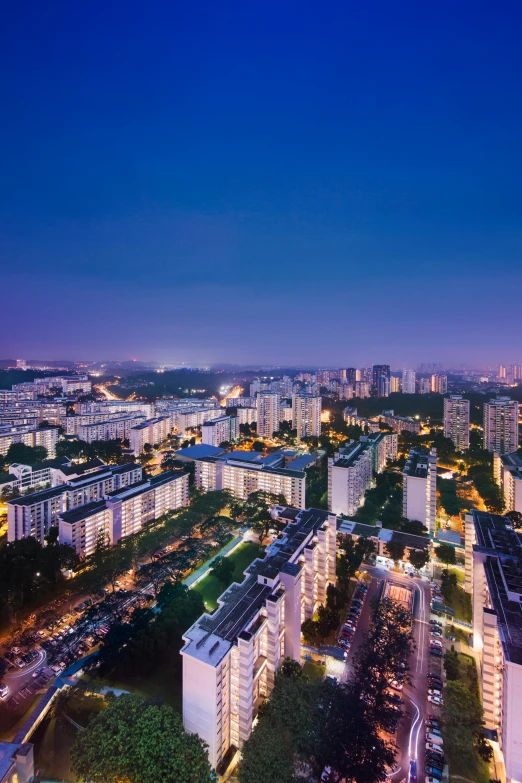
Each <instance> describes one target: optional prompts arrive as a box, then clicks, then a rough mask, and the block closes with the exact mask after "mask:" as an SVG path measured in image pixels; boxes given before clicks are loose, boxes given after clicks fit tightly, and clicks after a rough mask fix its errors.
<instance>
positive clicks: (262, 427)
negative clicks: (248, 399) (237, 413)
mask: <svg viewBox="0 0 522 783" xmlns="http://www.w3.org/2000/svg"><path fill="white" fill-rule="evenodd" d="M279 400H280V397H279V394H278V393H277V392H273V391H260V392H259V393H258V395H257V434H258V435H260V436H261V437H263V438H271V437H272V435H273V433H274V432H277V430H278V429H279Z"/></svg>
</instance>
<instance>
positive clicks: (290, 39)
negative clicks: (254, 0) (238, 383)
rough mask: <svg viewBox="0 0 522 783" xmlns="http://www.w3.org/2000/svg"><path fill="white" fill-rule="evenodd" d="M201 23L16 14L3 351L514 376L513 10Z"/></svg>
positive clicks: (10, 20) (380, 9) (517, 57)
mask: <svg viewBox="0 0 522 783" xmlns="http://www.w3.org/2000/svg"><path fill="white" fill-rule="evenodd" d="M202 5H203V7H201V5H200V6H199V7H198V8H197V9H195V8H184V9H183V13H180V9H179V8H177V7H176V5H174V6H167V5H164V6H163V7H162V6H161V5H160V7H158V8H157V9H156V11H155V12H154V13H150V14H147V15H142V14H137V13H133V12H132V11H130V10H129V9H128V7H127V6H124V5H123V4H121V3H118V2H117V3H116V4H114V5H113V6H111V8H110V9H104V10H103V11H100V12H99V14H96V13H94V12H93V14H92V15H90V16H89V15H87V16H85V15H84V14H82V12H81V11H80V10H79V9H77V8H74V7H71V6H70V5H66V4H64V3H61V2H59V3H57V4H55V5H54V6H53V8H51V9H50V8H41V9H35V11H34V18H33V24H32V25H31V26H28V25H27V23H26V17H25V14H24V13H23V10H22V9H21V8H19V7H17V6H11V7H10V8H8V9H7V12H6V20H5V25H4V29H3V33H2V34H1V35H2V39H1V41H2V50H3V52H4V57H5V63H6V66H5V68H6V73H7V75H8V78H7V79H6V82H7V85H6V91H5V97H4V106H5V112H4V123H3V125H2V128H1V129H0V133H1V137H2V141H3V145H2V146H3V149H4V150H5V151H8V154H5V155H4V165H3V172H2V173H3V176H2V184H1V186H0V235H1V240H0V257H1V258H2V267H3V276H2V283H3V288H4V290H5V291H9V292H12V293H13V295H12V296H9V297H4V299H3V302H2V305H3V306H2V310H1V313H0V327H1V332H0V333H1V334H2V338H0V345H1V347H2V351H0V353H2V354H4V355H5V353H6V351H8V352H9V353H11V351H12V352H14V354H15V355H21V356H24V355H26V354H27V353H28V351H29V349H30V348H31V349H32V350H31V352H32V353H33V354H34V355H36V356H42V357H43V356H45V357H47V358H57V357H59V356H62V357H63V356H64V355H71V354H73V355H81V356H85V358H86V359H89V358H91V357H95V356H97V355H101V354H103V355H104V356H106V357H108V358H116V357H122V356H128V357H132V356H144V355H147V357H148V358H150V359H153V360H158V361H162V362H164V361H175V362H180V363H181V362H189V363H192V364H208V363H215V362H223V361H228V362H239V363H245V362H252V361H256V362H260V363H267V362H270V363H280V364H284V363H291V364H296V363H297V364H303V363H307V364H309V363H310V362H313V363H320V364H327V365H332V364H338V363H342V357H343V355H344V354H345V353H346V347H347V346H348V347H349V348H350V354H351V355H352V361H353V362H355V363H357V364H358V365H363V364H365V363H367V362H368V361H369V360H370V359H371V360H373V361H383V360H386V361H390V362H391V363H393V364H394V365H396V366H409V365H411V364H413V363H416V362H417V361H421V360H422V359H423V358H424V357H425V356H426V355H433V356H436V357H437V359H438V360H440V361H443V362H450V363H451V362H455V361H461V360H462V357H463V356H466V357H467V360H468V361H469V362H471V363H484V362H496V361H506V362H507V361H509V360H510V357H511V355H512V354H514V353H515V352H516V349H517V345H516V335H515V333H514V330H513V329H512V328H511V323H510V321H511V318H510V316H511V314H512V313H513V312H516V309H517V306H518V300H517V296H518V290H519V289H520V284H521V283H522V269H521V265H520V261H519V258H520V250H521V247H522V241H521V240H522V234H521V231H520V223H519V215H520V208H521V206H522V198H521V193H520V185H519V183H520V181H521V173H522V172H521V169H522V156H521V152H520V145H519V143H518V139H519V137H520V126H521V117H520V113H521V112H520V102H519V101H516V100H514V99H513V98H514V95H516V94H517V93H518V83H519V77H520V72H521V70H522V68H521V53H520V49H519V45H518V39H517V35H516V34H515V31H516V30H517V29H518V27H519V25H518V24H517V21H518V22H520V15H521V13H522V11H521V9H520V7H519V6H517V5H515V4H510V12H509V14H506V15H502V14H493V13H488V12H482V11H480V9H477V8H476V7H475V6H474V5H472V4H469V3H465V4H460V5H459V6H458V7H455V6H454V5H449V4H447V5H446V7H444V5H442V6H441V5H440V4H439V5H438V6H437V7H436V8H419V7H418V6H417V5H416V4H413V3H410V2H404V3H402V4H400V5H399V7H397V6H393V7H390V6H388V5H387V4H385V3H383V2H378V3H377V6H376V7H360V8H351V7H348V6H346V5H345V4H340V3H339V4H334V6H333V7H332V6H330V7H329V8H328V9H327V11H318V9H317V8H316V7H315V6H312V5H311V4H308V5H306V4H305V6H304V7H303V6H302V5H301V6H299V11H298V12H297V11H296V10H295V9H293V8H291V7H288V8H287V9H286V11H285V10H284V9H283V10H281V8H280V7H279V5H277V6H276V5H275V4H271V3H269V4H268V5H265V6H264V8H263V12H262V13H258V15H257V16H256V17H255V18H254V19H253V18H252V12H251V9H245V7H244V6H242V5H241V4H237V3H231V4H229V6H228V7H227V9H226V10H225V11H224V10H223V9H221V8H219V9H218V8H217V7H216V6H215V5H213V4H210V3H203V4H202ZM448 17H450V18H451V20H452V23H451V24H447V18H448ZM80 30H81V33H80V32H79V31H80ZM463 31H465V33H464V32H463ZM137 51H139V53H140V54H139V57H137V56H136V52H137ZM50 52H54V55H53V56H50V55H49V53H50ZM93 52H96V58H95V63H96V65H95V67H93ZM485 52H487V54H485ZM65 64H66V67H65ZM486 308H487V309H486ZM22 313H23V318H22V317H20V316H21V314H22ZM486 313H488V314H489V313H491V314H492V315H494V317H489V315H485V314H486ZM414 319H415V320H414ZM15 325H16V328H14V326H15ZM42 325H45V326H46V328H41V327H42ZM247 331H248V340H246V339H245V335H246V333H247ZM283 335H284V336H285V338H286V340H283V339H282V337H283ZM305 335H306V336H305ZM288 337H291V338H292V341H291V345H290V346H289V344H288ZM500 352H501V355H500V356H499V353H500ZM380 357H382V358H380Z"/></svg>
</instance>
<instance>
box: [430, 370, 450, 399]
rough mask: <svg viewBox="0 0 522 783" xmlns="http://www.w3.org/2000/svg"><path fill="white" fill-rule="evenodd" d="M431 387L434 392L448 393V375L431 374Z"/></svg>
mask: <svg viewBox="0 0 522 783" xmlns="http://www.w3.org/2000/svg"><path fill="white" fill-rule="evenodd" d="M430 388H431V391H432V392H435V393H436V394H447V392H448V376H447V375H438V374H435V375H431V376H430Z"/></svg>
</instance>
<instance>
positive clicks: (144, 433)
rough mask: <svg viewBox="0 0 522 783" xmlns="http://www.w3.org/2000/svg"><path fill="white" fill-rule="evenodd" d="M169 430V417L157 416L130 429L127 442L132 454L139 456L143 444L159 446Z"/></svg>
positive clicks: (170, 427) (170, 423) (170, 420)
mask: <svg viewBox="0 0 522 783" xmlns="http://www.w3.org/2000/svg"><path fill="white" fill-rule="evenodd" d="M171 430H172V419H171V417H170V416H157V417H156V418H155V419H146V420H145V421H142V422H140V423H139V424H137V425H136V426H135V427H132V429H131V430H130V433H129V441H130V447H131V449H132V452H133V454H141V453H142V452H143V450H144V447H145V444H149V445H151V446H154V445H159V444H160V443H161V442H162V441H164V440H165V438H166V437H167V435H169V434H170V431H171Z"/></svg>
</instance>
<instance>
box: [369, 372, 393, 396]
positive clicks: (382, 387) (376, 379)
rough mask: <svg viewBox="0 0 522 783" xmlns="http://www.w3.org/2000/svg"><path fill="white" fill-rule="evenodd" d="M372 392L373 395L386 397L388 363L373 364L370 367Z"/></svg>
mask: <svg viewBox="0 0 522 783" xmlns="http://www.w3.org/2000/svg"><path fill="white" fill-rule="evenodd" d="M372 393H373V395H374V396H375V397H388V396H389V394H390V365H389V364H374V365H373V368H372Z"/></svg>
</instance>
